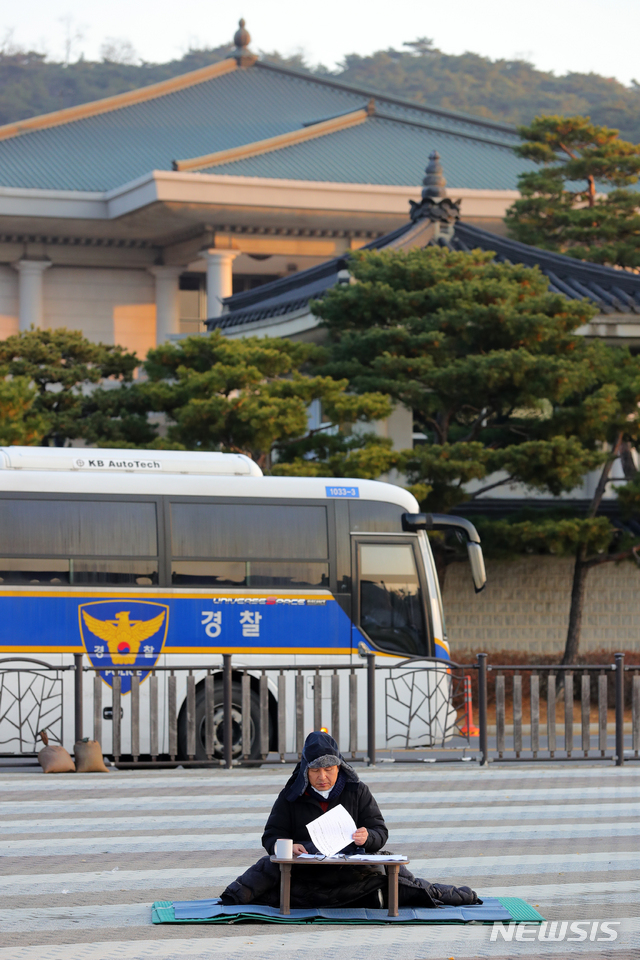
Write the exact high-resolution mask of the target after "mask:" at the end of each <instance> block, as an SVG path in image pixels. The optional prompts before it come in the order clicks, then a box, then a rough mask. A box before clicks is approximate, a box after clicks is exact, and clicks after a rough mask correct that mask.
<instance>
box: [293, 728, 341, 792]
mask: <svg viewBox="0 0 640 960" xmlns="http://www.w3.org/2000/svg"><path fill="white" fill-rule="evenodd" d="M318 767H340V769H341V771H342V772H343V773H344V775H345V778H346V779H347V780H351V781H352V782H354V783H357V781H358V780H359V777H358V774H357V773H356V772H355V770H354V769H353V767H351V766H349V764H348V763H347V761H346V760H345V759H344V757H343V756H342V754H341V753H340V750H339V748H338V744H337V743H336V741H335V740H334V739H333V737H330V736H329V734H328V733H324V732H322V731H314V732H313V733H310V734H309V736H308V737H307V739H306V740H305V742H304V747H303V749H302V756H301V758H300V763H299V764H298V766H297V768H296V769H295V770H294V771H293V776H294V777H295V779H294V780H293V783H292V784H291V787H290V789H289V790H288V791H287V794H286V798H287V800H297V798H298V797H300V796H302V794H303V793H304V792H305V790H306V789H307V786H308V785H309V775H308V771H309V769H311V770H316V769H317V768H318ZM296 774H297V776H296Z"/></svg>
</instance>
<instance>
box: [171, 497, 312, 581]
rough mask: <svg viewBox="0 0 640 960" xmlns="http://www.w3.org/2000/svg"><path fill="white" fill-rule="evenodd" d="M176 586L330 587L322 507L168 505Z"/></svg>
mask: <svg viewBox="0 0 640 960" xmlns="http://www.w3.org/2000/svg"><path fill="white" fill-rule="evenodd" d="M171 530H172V553H173V558H172V565H171V582H172V584H174V585H175V586H203V587H206V586H218V587H254V588H264V589H268V588H276V587H281V588H284V589H286V588H288V587H327V588H328V586H329V564H328V550H329V547H328V536H327V511H326V507H324V506H322V507H316V506H299V505H295V504H294V505H287V506H284V505H279V504H277V505H276V504H256V503H248V504H233V503H230V504H229V503H202V502H201V503H188V502H186V503H185V502H182V501H178V502H174V503H172V504H171Z"/></svg>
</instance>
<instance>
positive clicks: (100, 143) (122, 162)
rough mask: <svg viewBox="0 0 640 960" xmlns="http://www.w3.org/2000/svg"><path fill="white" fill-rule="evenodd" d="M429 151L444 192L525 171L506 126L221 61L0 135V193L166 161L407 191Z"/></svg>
mask: <svg viewBox="0 0 640 960" xmlns="http://www.w3.org/2000/svg"><path fill="white" fill-rule="evenodd" d="M372 99H373V101H374V102H373V103H371V101H372ZM341 117H342V118H345V117H346V118H347V119H346V120H342V121H341V120H340V119H339V118H341ZM336 119H337V122H336ZM314 128H315V129H314ZM310 137H311V138H310ZM274 138H277V139H276V142H274ZM436 142H437V145H438V148H439V150H440V153H441V154H442V157H443V160H444V162H445V164H446V166H447V170H448V172H449V182H450V183H452V184H453V185H454V188H455V187H460V188H463V187H471V188H480V189H482V188H484V189H515V188H516V186H517V183H516V180H517V175H518V173H520V172H522V171H523V170H524V169H528V162H526V161H523V160H521V159H519V158H518V157H516V156H515V154H514V153H513V146H514V145H515V144H516V143H517V142H518V138H517V135H516V133H515V129H514V128H513V127H511V126H509V125H507V124H503V123H499V122H496V121H490V120H484V119H481V118H476V117H471V116H467V115H465V114H457V113H455V112H453V111H448V110H440V109H438V108H436V107H430V106H429V107H427V106H421V105H420V104H417V103H413V102H411V101H404V100H401V99H398V98H393V97H387V96H383V95H379V94H377V93H376V92H375V91H374V90H364V89H361V88H356V87H350V86H347V85H346V84H341V83H338V82H335V81H333V80H330V79H327V78H321V77H315V76H313V75H310V74H305V73H299V72H296V71H293V70H289V69H284V68H282V67H279V66H274V65H273V64H268V63H261V62H260V61H257V62H253V61H252V60H251V61H250V62H247V63H246V64H245V65H242V66H241V65H239V64H238V62H237V61H236V59H234V58H230V59H229V60H225V61H222V62H220V63H217V64H213V65H212V66H211V67H206V68H204V69H201V70H196V71H193V72H192V73H189V74H185V75H183V76H181V77H175V78H173V79H172V80H167V81H163V82H162V83H159V84H154V85H152V86H150V87H146V88H142V89H140V90H136V91H130V92H128V93H125V94H121V95H118V96H115V97H109V98H107V99H105V100H101V101H97V102H95V103H91V104H85V105H83V106H79V107H72V108H69V109H66V110H60V111H57V112H56V113H53V114H48V115H46V116H42V117H34V118H31V119H28V120H23V121H19V122H17V123H12V124H7V125H5V126H4V127H0V186H5V187H23V188H41V189H52V190H80V191H104V190H109V189H112V188H115V187H118V186H120V185H122V184H124V183H127V182H129V181H131V180H135V179H136V178H138V177H141V176H144V175H146V174H148V173H149V172H150V171H151V170H171V169H173V164H174V161H177V168H178V169H180V168H182V169H188V170H196V171H200V172H203V173H206V172H211V173H219V174H223V173H231V174H235V175H244V176H257V177H267V178H283V177H284V178H286V179H303V180H316V181H335V182H339V183H375V184H388V185H393V184H396V185H407V186H409V185H411V186H413V185H414V183H415V175H416V170H417V169H420V167H421V166H422V162H423V158H424V157H425V156H426V155H428V154H429V153H430V152H431V150H432V149H433V147H434V146H435V144H436ZM225 151H231V153H225ZM208 160H210V163H209V166H206V165H204V166H203V165H202V164H203V163H205V164H206V162H207V161H208Z"/></svg>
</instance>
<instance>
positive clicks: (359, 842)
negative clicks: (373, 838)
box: [353, 827, 369, 847]
mask: <svg viewBox="0 0 640 960" xmlns="http://www.w3.org/2000/svg"><path fill="white" fill-rule="evenodd" d="M368 836H369V831H368V830H367V828H366V827H358V829H357V830H356V832H355V833H354V835H353V842H354V843H355V845H356V847H364V845H365V843H366V842H367V837H368Z"/></svg>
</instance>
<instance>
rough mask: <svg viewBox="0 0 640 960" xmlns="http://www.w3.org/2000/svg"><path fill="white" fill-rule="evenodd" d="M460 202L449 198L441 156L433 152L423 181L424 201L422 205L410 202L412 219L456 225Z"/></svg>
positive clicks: (435, 151)
mask: <svg viewBox="0 0 640 960" xmlns="http://www.w3.org/2000/svg"><path fill="white" fill-rule="evenodd" d="M460 202H461V201H460V200H450V199H449V197H447V181H446V180H445V178H444V174H443V172H442V164H441V163H440V154H439V153H438V151H437V150H432V152H431V153H430V154H429V163H428V165H427V167H426V169H425V176H424V178H423V180H422V200H421V202H420V203H416V201H415V200H409V208H410V217H411V219H412V220H414V221H415V220H425V219H427V220H432V221H434V222H435V221H439V222H441V223H455V222H456V220H459V219H460Z"/></svg>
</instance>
